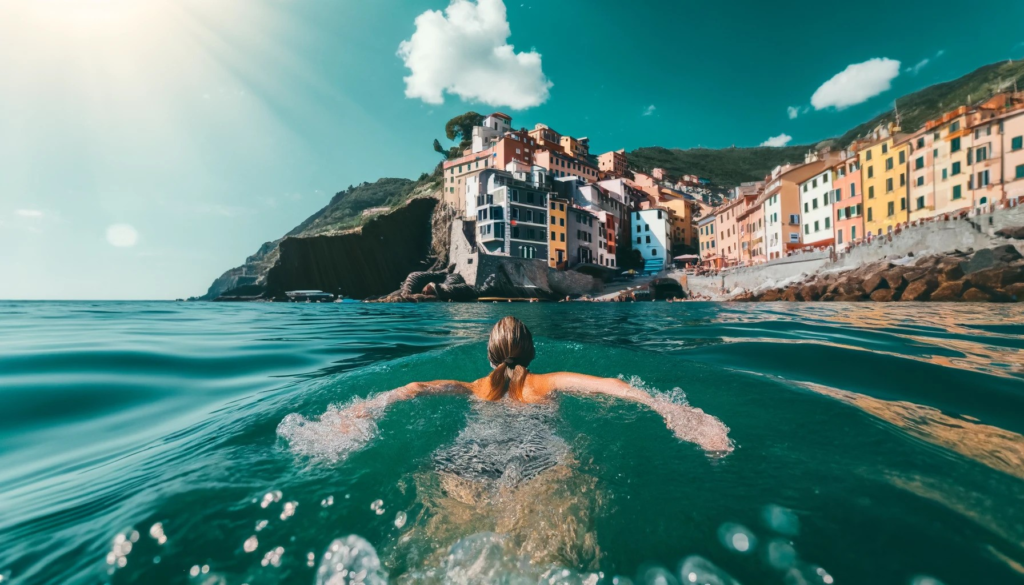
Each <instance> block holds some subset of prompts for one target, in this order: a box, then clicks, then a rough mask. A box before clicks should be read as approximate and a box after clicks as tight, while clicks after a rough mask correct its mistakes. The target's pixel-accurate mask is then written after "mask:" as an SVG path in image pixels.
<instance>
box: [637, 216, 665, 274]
mask: <svg viewBox="0 0 1024 585" xmlns="http://www.w3.org/2000/svg"><path fill="white" fill-rule="evenodd" d="M631 224H632V230H631V236H632V237H633V238H635V239H634V241H635V242H636V243H635V244H634V245H633V249H634V250H638V251H639V252H640V256H641V257H642V258H643V260H644V272H660V271H661V270H662V269H663V268H665V266H667V263H668V262H669V258H668V256H669V253H670V252H669V250H670V245H671V244H670V242H671V240H670V238H669V217H668V211H667V210H664V209H641V210H637V211H634V212H633V215H632V221H631Z"/></svg>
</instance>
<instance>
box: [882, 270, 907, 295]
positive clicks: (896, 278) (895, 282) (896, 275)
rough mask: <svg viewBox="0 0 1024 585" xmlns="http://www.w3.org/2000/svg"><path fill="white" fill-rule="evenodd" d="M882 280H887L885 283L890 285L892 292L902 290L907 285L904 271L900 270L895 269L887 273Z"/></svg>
mask: <svg viewBox="0 0 1024 585" xmlns="http://www.w3.org/2000/svg"><path fill="white" fill-rule="evenodd" d="M882 278H884V279H885V282H886V283H888V285H889V288H891V289H892V290H902V289H903V287H905V286H906V285H907V280H906V279H905V278H903V270H901V269H899V268H893V269H892V270H889V271H887V272H885V274H883V275H882Z"/></svg>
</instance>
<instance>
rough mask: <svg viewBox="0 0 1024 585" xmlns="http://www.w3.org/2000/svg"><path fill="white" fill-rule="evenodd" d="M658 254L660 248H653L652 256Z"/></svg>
mask: <svg viewBox="0 0 1024 585" xmlns="http://www.w3.org/2000/svg"><path fill="white" fill-rule="evenodd" d="M657 255H658V249H657V248H651V256H657Z"/></svg>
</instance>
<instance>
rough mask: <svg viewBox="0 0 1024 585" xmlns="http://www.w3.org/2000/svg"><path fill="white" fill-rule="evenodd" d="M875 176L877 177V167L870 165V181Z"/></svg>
mask: <svg viewBox="0 0 1024 585" xmlns="http://www.w3.org/2000/svg"><path fill="white" fill-rule="evenodd" d="M874 176H875V167H873V166H871V165H868V178H869V179H870V178H872V177H874Z"/></svg>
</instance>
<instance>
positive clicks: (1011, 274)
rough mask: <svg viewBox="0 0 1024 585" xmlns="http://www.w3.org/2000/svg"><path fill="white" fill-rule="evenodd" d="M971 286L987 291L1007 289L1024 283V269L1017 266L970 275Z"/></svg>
mask: <svg viewBox="0 0 1024 585" xmlns="http://www.w3.org/2000/svg"><path fill="white" fill-rule="evenodd" d="M969 278H970V281H971V284H973V285H974V286H976V287H979V288H983V289H985V290H987V291H990V292H991V291H994V290H996V289H1001V288H1006V287H1007V286H1009V285H1011V284H1017V283H1018V282H1024V269H1021V268H1018V267H1016V266H998V267H995V268H986V269H985V270H979V271H977V272H975V273H972V274H971V275H970V277H969Z"/></svg>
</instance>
